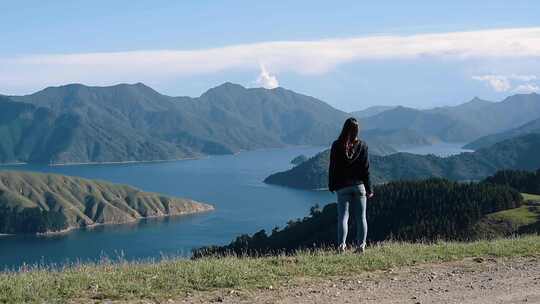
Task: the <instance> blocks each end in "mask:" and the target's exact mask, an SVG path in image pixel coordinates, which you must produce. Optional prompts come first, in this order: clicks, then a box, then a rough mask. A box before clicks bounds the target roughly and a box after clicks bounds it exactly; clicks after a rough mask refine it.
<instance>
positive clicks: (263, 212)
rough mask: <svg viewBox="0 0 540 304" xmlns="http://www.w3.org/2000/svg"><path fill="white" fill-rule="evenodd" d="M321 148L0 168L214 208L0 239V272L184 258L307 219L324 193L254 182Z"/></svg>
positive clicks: (328, 199)
mask: <svg viewBox="0 0 540 304" xmlns="http://www.w3.org/2000/svg"><path fill="white" fill-rule="evenodd" d="M323 149H324V148H322V147H319V148H313V147H293V148H286V149H270V150H259V151H250V152H243V153H240V154H237V155H226V156H212V157H208V158H204V159H199V160H183V161H175V162H165V163H144V164H143V163H140V164H115V165H73V166H57V167H49V166H36V165H19V166H3V167H0V170H31V171H40V172H52V173H59V174H65V175H73V176H82V177H86V178H93V179H102V180H107V181H111V182H114V183H124V184H129V185H132V186H135V187H138V188H140V189H142V190H145V191H152V192H159V193H163V194H167V195H173V196H179V197H187V198H192V199H195V200H198V201H201V202H207V203H210V204H213V205H214V206H215V207H216V210H215V211H214V212H211V213H205V214H199V215H192V216H186V217H176V218H168V219H152V220H143V221H140V222H138V223H134V224H126V225H108V226H100V227H97V228H93V229H88V230H75V231H73V232H71V233H68V234H63V235H57V236H47V237H38V236H1V237H0V269H3V268H6V267H9V268H13V267H18V266H20V265H22V264H23V263H27V264H36V263H38V264H52V263H64V262H75V261H95V260H98V259H100V258H102V257H103V256H108V257H112V258H116V257H118V256H123V258H125V259H127V260H133V259H155V258H160V257H161V256H178V255H180V256H189V254H190V253H191V249H192V248H194V247H200V246H204V245H211V244H226V243H229V242H230V241H231V240H232V239H233V238H235V237H236V236H238V235H240V234H243V233H254V232H256V231H258V230H260V229H266V230H267V231H270V230H271V229H272V228H274V227H276V226H283V225H285V223H286V222H287V221H288V220H289V219H291V218H297V217H303V216H305V215H307V213H308V211H309V208H310V207H311V206H313V205H314V204H319V205H321V206H322V205H325V204H327V203H329V202H331V201H332V200H333V196H332V195H331V194H330V193H329V192H326V191H304V190H295V189H289V188H285V187H279V186H270V185H266V184H264V183H263V182H262V181H263V180H264V178H265V177H266V176H268V175H269V174H271V173H273V172H277V171H282V170H285V169H287V168H290V164H289V162H290V160H291V159H292V158H294V157H295V156H298V155H299V154H305V155H308V156H309V155H314V154H315V153H317V152H320V151H322V150H323Z"/></svg>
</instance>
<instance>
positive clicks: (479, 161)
mask: <svg viewBox="0 0 540 304" xmlns="http://www.w3.org/2000/svg"><path fill="white" fill-rule="evenodd" d="M538 151H540V134H529V135H525V136H522V137H518V138H513V139H509V140H506V141H503V142H500V143H498V144H495V145H493V146H491V147H488V148H484V149H480V150H478V151H476V152H473V153H462V154H459V155H455V156H451V157H446V158H441V157H437V156H434V155H415V154H410V153H396V154H392V155H388V156H383V157H380V156H375V155H373V156H371V157H370V159H371V174H372V175H373V181H374V182H375V183H382V182H388V181H395V180H413V179H422V178H429V177H443V178H449V179H452V180H480V179H483V178H485V177H487V176H489V175H491V174H494V173H495V172H496V171H498V170H501V169H521V170H536V169H538V168H540V157H538ZM328 160H329V152H328V151H325V152H322V153H320V154H318V155H316V156H314V157H313V158H311V159H309V160H308V161H305V162H303V163H302V164H300V165H298V166H296V167H294V168H292V169H290V170H288V171H284V172H278V173H275V174H272V175H270V176H269V177H267V178H266V179H265V182H266V183H269V184H276V185H283V186H288V187H294V188H303V189H320V188H326V187H327V185H328Z"/></svg>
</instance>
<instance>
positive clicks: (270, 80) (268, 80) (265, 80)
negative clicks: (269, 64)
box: [257, 64, 279, 89]
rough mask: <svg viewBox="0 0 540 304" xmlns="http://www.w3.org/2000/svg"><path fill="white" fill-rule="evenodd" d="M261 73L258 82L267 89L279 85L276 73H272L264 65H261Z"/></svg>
mask: <svg viewBox="0 0 540 304" xmlns="http://www.w3.org/2000/svg"><path fill="white" fill-rule="evenodd" d="M260 68H261V73H260V74H259V77H258V78H257V84H258V85H260V86H262V87H263V88H265V89H275V88H277V87H279V82H278V80H277V78H276V76H275V75H270V73H269V72H268V71H267V70H266V67H265V66H264V65H262V64H261V65H260Z"/></svg>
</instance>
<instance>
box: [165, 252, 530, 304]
mask: <svg viewBox="0 0 540 304" xmlns="http://www.w3.org/2000/svg"><path fill="white" fill-rule="evenodd" d="M166 302H169V303H284V304H285V303H300V304H301V303H325V304H329V303H332V304H334V303H377V304H386V303H412V304H415V303H421V304H424V303H474V304H483V303H490V304H495V303H540V259H538V258H532V257H531V258H520V259H512V260H504V259H499V260H494V259H481V258H478V259H469V260H465V261H460V262H452V263H444V264H428V265H420V266H414V267H407V268H401V269H390V270H387V271H379V272H373V273H366V274H363V275H359V276H355V277H347V278H334V279H331V280H320V281H309V282H299V283H295V284H294V285H291V286H268V288H267V289H266V290H258V291H250V292H246V291H235V290H226V291H220V292H216V293H210V294H209V293H201V294H192V295H189V296H188V297H187V298H184V299H180V300H172V299H171V300H168V301H166Z"/></svg>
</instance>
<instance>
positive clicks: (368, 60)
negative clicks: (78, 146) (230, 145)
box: [0, 0, 540, 111]
mask: <svg viewBox="0 0 540 304" xmlns="http://www.w3.org/2000/svg"><path fill="white" fill-rule="evenodd" d="M363 2H364V1H339V2H337V3H336V2H335V1H333V2H331V1H267V2H262V1H258V2H257V3H256V4H254V2H253V1H60V0H59V1H3V2H1V3H0V11H1V12H2V18H1V20H0V37H1V39H2V43H1V44H0V92H1V93H4V94H24V93H30V92H33V91H36V90H39V89H42V88H43V87H45V86H49V85H61V84H65V83H70V82H82V83H86V84H90V85H109V84H114V83H118V82H138V81H141V82H144V83H146V84H148V85H150V86H152V87H154V88H155V89H157V90H158V91H160V92H162V93H164V94H168V95H190V96H198V95H200V94H201V93H202V92H204V91H205V90H206V89H208V88H209V87H212V86H216V85H218V84H220V83H222V82H225V81H232V82H236V83H239V84H242V85H244V86H247V87H256V86H261V85H264V86H267V87H273V86H275V85H280V86H283V87H286V88H289V89H292V90H295V91H298V92H301V93H305V94H308V95H312V96H315V97H317V98H320V99H323V100H324V101H326V102H328V103H330V104H332V105H333V106H335V107H337V108H340V109H343V110H347V111H350V110H356V109H362V108H365V107H367V106H370V105H385V104H386V105H389V104H402V105H407V106H412V107H421V108H426V107H433V106H441V105H450V104H457V103H461V102H464V101H467V100H469V99H471V98H473V97H474V96H479V97H481V98H485V99H491V100H500V99H502V98H504V97H506V96H508V95H511V94H515V93H518V92H523V93H525V92H531V91H537V90H538V87H539V86H540V78H539V77H540V64H539V62H540V60H538V59H540V58H539V57H540V44H539V43H540V42H539V40H540V22H539V21H538V20H539V19H540V18H538V15H540V3H539V2H538V1H445V2H442V1H386V2H382V1H379V3H385V4H376V5H375V4H366V3H363ZM508 29H513V31H511V32H505V31H506V30H508ZM455 32H458V35H457V36H456V35H455ZM464 32H465V33H467V32H473V34H459V33H464ZM429 34H439V36H436V37H432V36H429ZM426 35H427V36H426ZM385 37H386V38H385ZM484 37H485V40H486V41H484ZM373 38H374V39H373ZM383 38H384V39H383ZM403 38H405V40H403ZM498 39H499V40H500V41H499V40H498ZM446 41H452V43H450V44H449V45H447V43H445V42H446ZM509 41H510V42H509ZM515 45H518V46H519V47H517V48H514V46H515ZM439 46H440V47H439ZM499 46H500V47H499ZM491 50H495V51H491Z"/></svg>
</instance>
